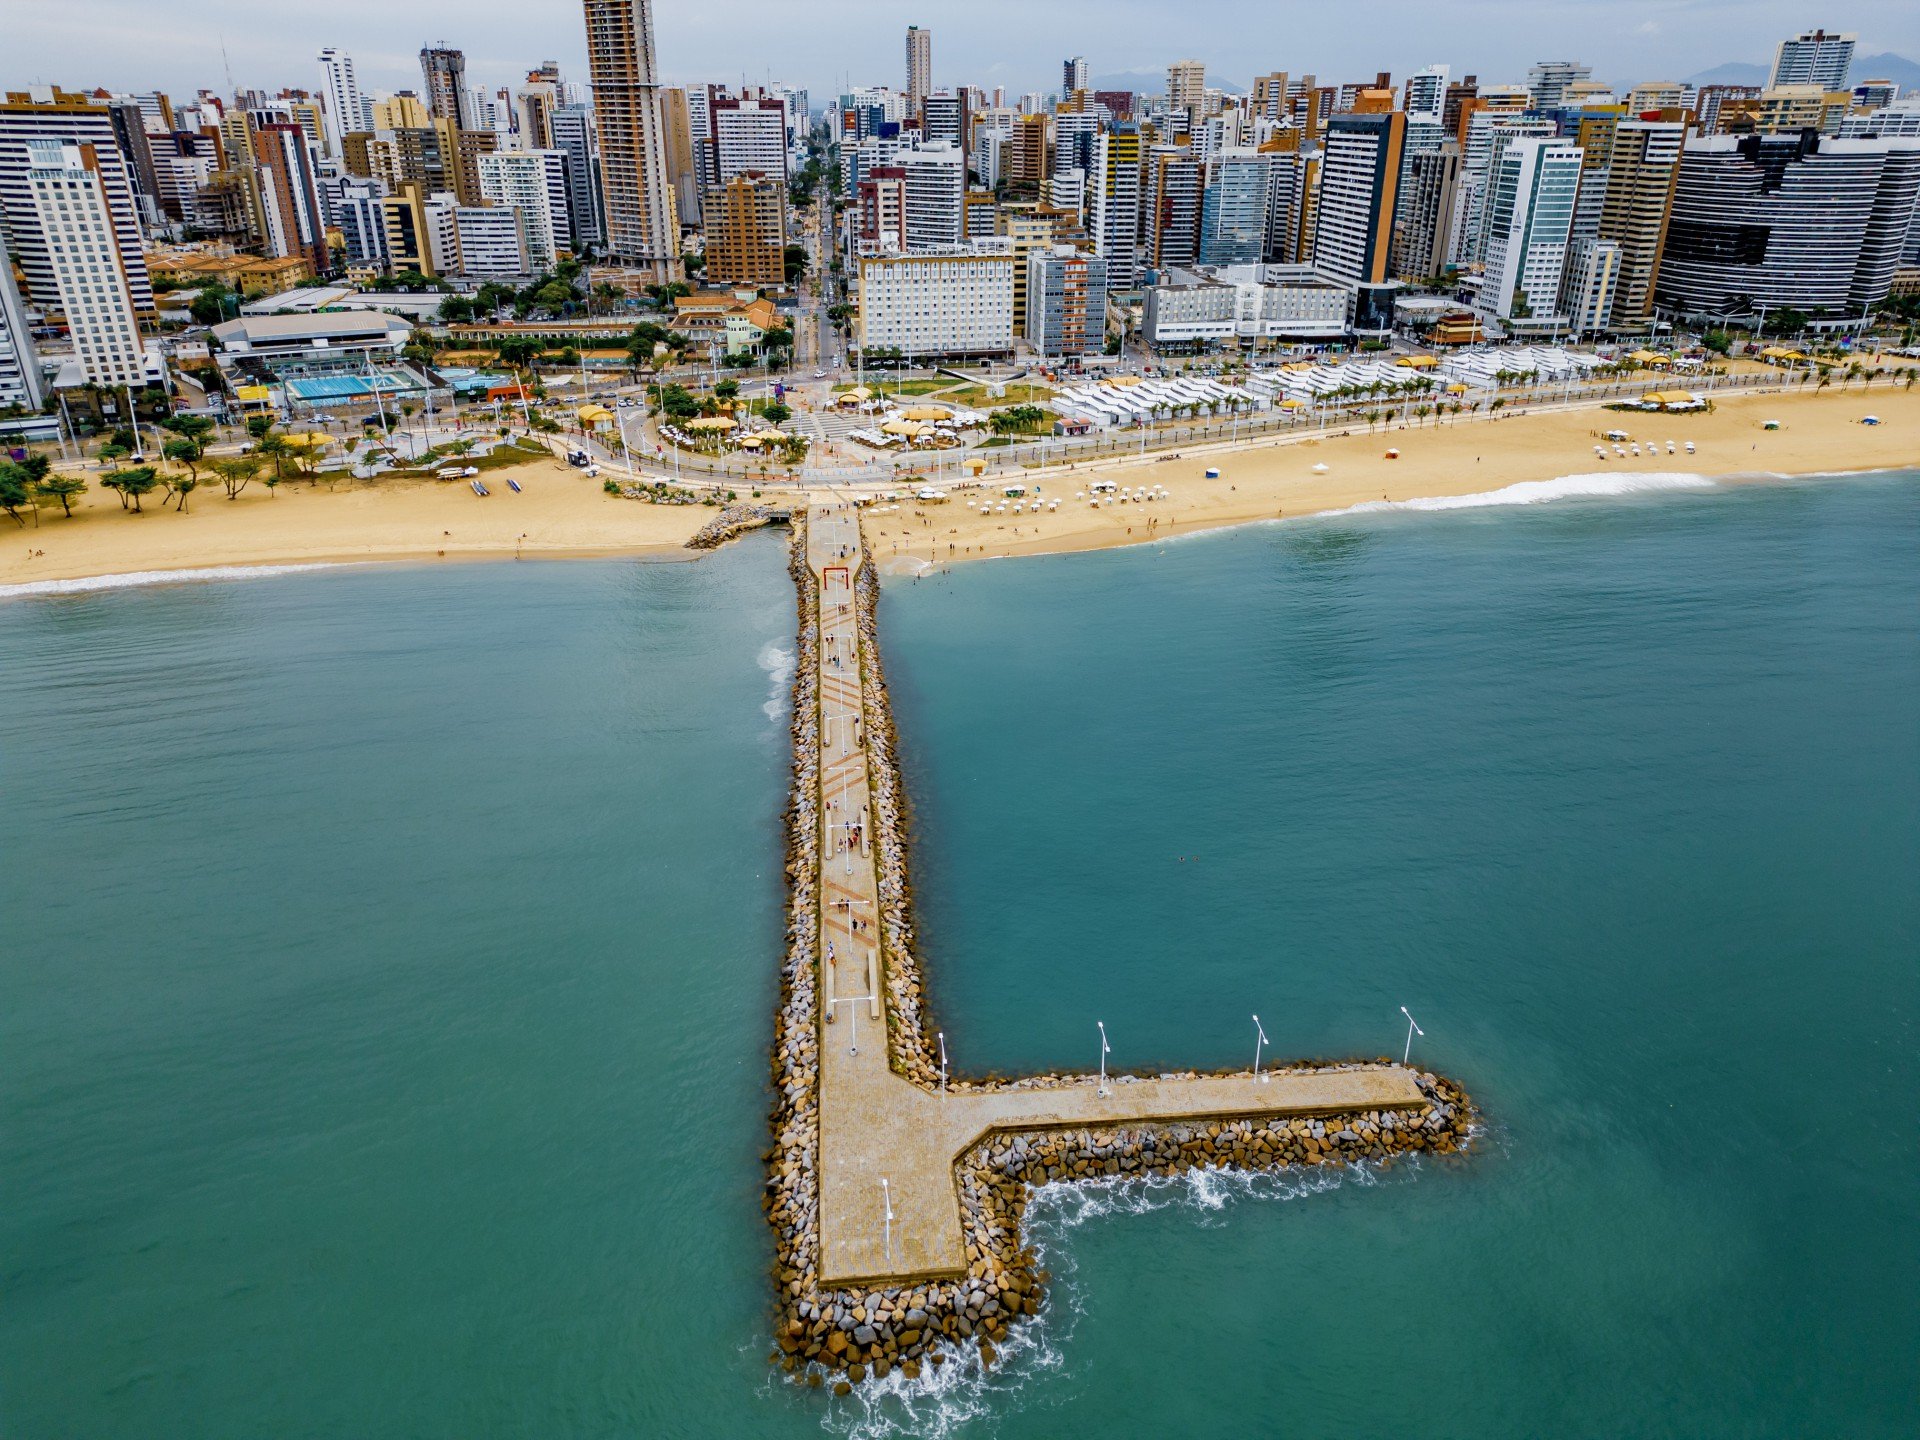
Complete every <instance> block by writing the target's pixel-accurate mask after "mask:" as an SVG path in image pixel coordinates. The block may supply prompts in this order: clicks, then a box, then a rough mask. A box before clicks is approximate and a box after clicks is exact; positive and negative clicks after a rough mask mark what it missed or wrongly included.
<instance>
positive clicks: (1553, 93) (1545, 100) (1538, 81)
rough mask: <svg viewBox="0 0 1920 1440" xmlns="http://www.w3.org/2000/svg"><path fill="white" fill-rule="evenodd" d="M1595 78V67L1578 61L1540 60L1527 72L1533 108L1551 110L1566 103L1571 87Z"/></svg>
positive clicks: (1528, 90)
mask: <svg viewBox="0 0 1920 1440" xmlns="http://www.w3.org/2000/svg"><path fill="white" fill-rule="evenodd" d="M1592 78H1593V67H1592V66H1591V65H1582V64H1581V63H1580V62H1579V61H1578V60H1540V61H1536V62H1535V63H1534V65H1533V66H1532V67H1531V68H1530V69H1529V70H1528V71H1527V93H1528V95H1529V96H1531V97H1532V100H1533V108H1534V109H1536V110H1551V109H1552V108H1553V107H1554V106H1556V105H1561V104H1564V103H1565V102H1566V99H1567V89H1568V87H1569V86H1571V85H1573V84H1575V83H1576V82H1578V81H1581V80H1590V79H1592Z"/></svg>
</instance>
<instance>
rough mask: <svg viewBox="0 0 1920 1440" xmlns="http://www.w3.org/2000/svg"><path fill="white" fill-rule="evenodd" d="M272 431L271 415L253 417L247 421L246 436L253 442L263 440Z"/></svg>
mask: <svg viewBox="0 0 1920 1440" xmlns="http://www.w3.org/2000/svg"><path fill="white" fill-rule="evenodd" d="M272 431H273V417H272V416H271V415H254V416H252V417H250V418H249V419H248V420H247V434H249V435H251V436H252V437H253V438H254V439H255V440H264V439H266V438H267V436H268V435H269V434H271V433H272Z"/></svg>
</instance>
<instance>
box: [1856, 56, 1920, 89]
mask: <svg viewBox="0 0 1920 1440" xmlns="http://www.w3.org/2000/svg"><path fill="white" fill-rule="evenodd" d="M1852 75H1853V83H1854V84H1856V85H1858V84H1859V83H1860V82H1861V81H1862V80H1891V81H1893V83H1894V84H1896V85H1898V86H1899V87H1900V93H1901V94H1902V95H1911V94H1913V92H1914V91H1916V90H1920V65H1916V64H1914V62H1913V61H1911V60H1909V59H1907V58H1906V56H1904V55H1892V54H1888V53H1887V52H1885V51H1882V52H1881V53H1880V54H1878V55H1856V56H1854V57H1853V71H1852Z"/></svg>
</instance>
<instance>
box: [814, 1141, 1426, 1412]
mask: <svg viewBox="0 0 1920 1440" xmlns="http://www.w3.org/2000/svg"><path fill="white" fill-rule="evenodd" d="M1419 1169H1420V1165H1419V1162H1418V1160H1417V1159H1415V1158H1414V1157H1411V1156H1409V1157H1404V1163H1402V1164H1401V1165H1399V1166H1397V1167H1395V1168H1394V1169H1393V1170H1382V1169H1380V1168H1379V1167H1376V1166H1373V1165H1369V1164H1365V1163H1361V1164H1356V1165H1337V1166H1336V1165H1329V1166H1324V1167H1320V1168H1317V1169H1312V1170H1307V1169H1302V1168H1299V1167H1289V1168H1286V1169H1282V1170H1233V1169H1227V1170H1185V1171H1181V1172H1179V1173H1177V1174H1173V1175H1146V1176H1126V1177H1114V1178H1103V1179H1098V1180H1081V1181H1073V1182H1070V1183H1068V1182H1061V1183H1054V1184H1047V1185H1041V1186H1039V1187H1038V1188H1036V1189H1035V1190H1034V1192H1033V1196H1032V1199H1031V1201H1030V1202H1029V1204H1028V1206H1027V1212H1026V1216H1025V1222H1024V1223H1025V1230H1026V1238H1027V1240H1028V1241H1029V1243H1031V1244H1032V1246H1033V1248H1034V1252H1035V1254H1036V1255H1037V1257H1038V1258H1039V1260H1040V1262H1041V1265H1042V1267H1043V1268H1045V1269H1046V1270H1047V1271H1048V1272H1049V1274H1050V1275H1051V1277H1052V1279H1051V1281H1050V1283H1049V1284H1048V1286H1047V1292H1046V1298H1045V1303H1044V1304H1043V1305H1042V1306H1041V1309H1040V1314H1039V1315H1038V1316H1029V1317H1027V1318H1025V1319H1022V1320H1020V1321H1018V1322H1017V1323H1016V1324H1014V1325H1013V1326H1012V1328H1011V1329H1010V1330H1009V1331H1008V1332H1007V1336H1006V1339H1005V1340H1003V1341H1000V1342H998V1343H997V1344H996V1345H995V1349H996V1350H997V1351H998V1352H999V1358H998V1359H997V1360H996V1361H995V1363H994V1364H993V1365H991V1366H988V1365H986V1364H984V1363H982V1361H981V1357H980V1351H979V1349H978V1348H977V1347H976V1346H973V1345H971V1344H963V1345H961V1346H958V1347H956V1348H955V1349H954V1350H952V1351H949V1352H948V1354H949V1357H950V1358H949V1359H948V1362H947V1363H946V1364H945V1365H940V1366H935V1365H927V1366H925V1368H923V1369H922V1370H921V1372H920V1374H919V1375H918V1376H917V1377H915V1378H913V1379H908V1378H907V1376H906V1374H905V1373H904V1372H903V1371H901V1370H898V1369H896V1370H894V1371H893V1373H892V1374H890V1375H888V1376H887V1377H886V1379H884V1380H871V1379H870V1380H867V1381H866V1382H864V1383H863V1384H860V1385H857V1386H855V1387H854V1391H853V1394H851V1395H849V1396H847V1397H845V1398H844V1399H836V1400H831V1401H829V1402H828V1413H827V1415H826V1417H825V1418H824V1419H823V1422H822V1427H823V1428H824V1429H826V1430H828V1431H832V1432H838V1433H839V1434H841V1435H844V1436H846V1437H847V1440H906V1437H909V1436H911V1437H915V1440H923V1437H932V1440H949V1437H954V1436H958V1435H961V1434H965V1433H972V1429H973V1427H974V1426H976V1425H977V1424H979V1423H982V1422H988V1423H990V1422H991V1421H992V1420H993V1419H994V1418H995V1417H996V1416H1004V1415H1005V1414H1006V1412H1007V1411H1008V1410H1010V1409H1017V1408H1021V1407H1023V1406H1024V1405H1025V1404H1027V1403H1030V1402H1031V1401H1032V1400H1033V1399H1035V1398H1037V1396H1039V1395H1044V1394H1045V1387H1046V1377H1048V1376H1050V1375H1052V1374H1056V1373H1058V1372H1060V1371H1062V1370H1064V1369H1065V1368H1066V1366H1067V1363H1068V1353H1069V1344H1068V1342H1069V1341H1070V1340H1071V1339H1072V1336H1073V1332H1074V1329H1075V1327H1076V1325H1077V1324H1078V1322H1079V1320H1080V1318H1081V1316H1082V1315H1083V1314H1084V1313H1085V1309H1086V1304H1085V1297H1084V1295H1083V1293H1082V1289H1081V1285H1080V1282H1079V1277H1078V1275H1077V1273H1076V1272H1077V1269H1078V1267H1077V1265H1076V1264H1075V1261H1074V1257H1073V1252H1072V1249H1071V1243H1070V1241H1071V1236H1072V1233H1073V1231H1075V1230H1077V1229H1078V1228H1079V1227H1080V1226H1082V1225H1084V1224H1085V1223H1087V1222H1088V1221H1089V1220H1098V1219H1101V1218H1103V1217H1105V1216H1109V1215H1148V1214H1152V1213H1153V1212H1155V1211H1158V1210H1166V1209H1181V1210H1185V1211H1188V1212H1189V1213H1190V1214H1191V1216H1192V1218H1193V1220H1194V1222H1195V1223H1196V1224H1199V1225H1201V1226H1205V1227H1211V1226H1216V1225H1221V1224H1224V1223H1226V1216H1225V1215H1224V1214H1223V1213H1222V1212H1224V1211H1225V1210H1227V1208H1228V1207H1229V1206H1231V1205H1233V1204H1235V1203H1237V1202H1243V1201H1244V1202H1260V1201H1267V1202H1272V1201H1287V1200H1299V1199H1304V1198H1306V1197H1308V1196H1311V1195H1316V1194H1320V1193H1322V1192H1324V1191H1328V1190H1332V1189H1336V1188H1338V1187H1339V1186H1342V1185H1350V1184H1358V1185H1376V1184H1379V1183H1381V1182H1382V1181H1383V1180H1384V1179H1386V1178H1387V1177H1388V1176H1389V1175H1394V1176H1396V1178H1398V1179H1401V1180H1412V1179H1414V1178H1415V1177H1416V1176H1417V1175H1418V1173H1419ZM1029 1392H1037V1395H1036V1394H1033V1393H1029Z"/></svg>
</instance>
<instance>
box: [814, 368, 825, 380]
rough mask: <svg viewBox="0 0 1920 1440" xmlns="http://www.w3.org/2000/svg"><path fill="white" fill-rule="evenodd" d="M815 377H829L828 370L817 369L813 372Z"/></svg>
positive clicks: (817, 378) (819, 378) (818, 378)
mask: <svg viewBox="0 0 1920 1440" xmlns="http://www.w3.org/2000/svg"><path fill="white" fill-rule="evenodd" d="M813 378H814V379H816V380H824V379H826V378H827V372H826V371H824V370H816V371H814V372H813Z"/></svg>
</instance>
